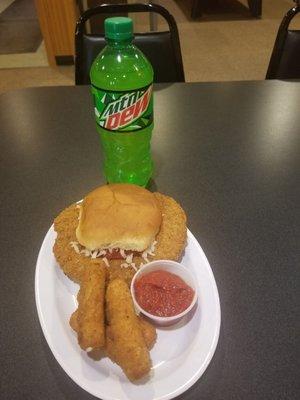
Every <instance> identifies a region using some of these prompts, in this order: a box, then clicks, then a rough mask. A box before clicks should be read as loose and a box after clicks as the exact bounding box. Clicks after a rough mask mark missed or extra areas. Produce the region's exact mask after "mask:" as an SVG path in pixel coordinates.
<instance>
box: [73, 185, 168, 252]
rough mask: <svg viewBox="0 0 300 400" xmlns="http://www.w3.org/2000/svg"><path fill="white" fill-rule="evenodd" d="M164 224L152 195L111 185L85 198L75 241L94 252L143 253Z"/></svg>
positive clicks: (126, 186)
mask: <svg viewBox="0 0 300 400" xmlns="http://www.w3.org/2000/svg"><path fill="white" fill-rule="evenodd" d="M161 221H162V215H161V210H160V207H159V204H158V201H157V199H156V197H155V196H154V194H153V193H151V192H149V191H148V190H146V189H144V188H142V187H140V186H136V185H132V184H123V183H118V184H110V185H105V186H101V187H99V188H97V189H95V190H94V191H92V192H91V193H89V194H88V195H87V196H86V197H85V198H84V200H83V202H82V203H81V205H80V212H79V224H78V227H77V229H76V237H77V240H78V242H79V243H80V244H81V245H82V246H85V247H86V248H87V249H88V250H91V251H92V250H96V249H106V248H119V249H123V250H132V251H139V252H142V251H144V250H145V249H147V248H148V247H149V246H150V245H151V243H152V242H153V241H154V239H155V237H156V235H157V233H158V232H159V229H160V226H161Z"/></svg>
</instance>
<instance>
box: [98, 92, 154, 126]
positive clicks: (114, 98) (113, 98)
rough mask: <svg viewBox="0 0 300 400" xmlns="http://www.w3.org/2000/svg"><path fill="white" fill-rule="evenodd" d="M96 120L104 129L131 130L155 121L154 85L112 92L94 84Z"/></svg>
mask: <svg viewBox="0 0 300 400" xmlns="http://www.w3.org/2000/svg"><path fill="white" fill-rule="evenodd" d="M92 94H93V98H94V106H95V117H96V122H97V124H98V125H99V126H101V127H102V128H103V129H106V130H109V131H118V132H130V131H136V130H139V129H144V128H146V127H147V126H149V125H150V124H151V123H152V121H153V99H152V85H149V86H147V87H145V88H141V89H138V90H133V91H130V92H111V91H105V90H102V89H99V88H97V87H95V86H92Z"/></svg>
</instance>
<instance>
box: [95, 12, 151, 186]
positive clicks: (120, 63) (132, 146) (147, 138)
mask: <svg viewBox="0 0 300 400" xmlns="http://www.w3.org/2000/svg"><path fill="white" fill-rule="evenodd" d="M124 20H126V21H125V22H126V23H127V24H128V20H129V21H130V23H131V27H132V21H131V20H130V19H129V18H121V17H118V18H109V19H107V20H106V21H105V28H106V40H107V46H106V47H105V48H104V49H103V51H102V52H101V53H100V54H99V55H98V57H97V58H96V59H95V61H94V62H93V65H92V68H91V71H90V78H91V84H92V85H91V91H92V95H93V100H94V106H95V118H96V123H97V130H98V133H99V135H100V139H101V144H102V149H103V153H104V174H105V177H106V180H107V181H108V182H109V183H113V182H127V183H135V184H137V185H140V186H146V185H147V183H148V181H149V179H150V177H151V175H152V171H153V162H152V158H151V150H150V142H151V135H152V130H153V95H152V83H153V69H152V66H151V64H150V63H149V61H148V60H147V59H146V57H145V56H144V55H143V53H142V52H141V51H140V50H139V49H138V48H137V47H136V46H134V45H133V44H132V30H131V34H130V37H128V36H129V35H127V36H126V34H123V35H122V33H124V32H121V35H119V36H120V37H118V35H117V34H116V32H117V33H118V29H119V30H120V26H119V27H118V21H121V23H120V24H119V25H122V21H124ZM107 21H108V22H109V23H111V24H112V25H111V27H110V28H111V29H112V28H113V29H114V30H115V31H113V33H112V34H111V35H110V36H114V38H113V39H112V38H108V37H107V36H109V35H108V34H107ZM114 22H116V23H117V25H116V24H114ZM130 23H129V24H130ZM121 28H122V27H121ZM125 28H126V27H125ZM125 28H123V30H124V31H126V29H125ZM131 29H132V28H131ZM127 30H128V27H127ZM121 31H122V29H121Z"/></svg>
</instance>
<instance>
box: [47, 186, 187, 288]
mask: <svg viewBox="0 0 300 400" xmlns="http://www.w3.org/2000/svg"><path fill="white" fill-rule="evenodd" d="M154 194H155V197H156V198H157V200H158V202H159V205H160V208H161V212H162V224H161V228H160V231H159V233H158V235H157V238H156V240H157V245H156V248H155V255H154V256H149V257H148V259H149V261H152V260H159V259H168V260H174V261H178V260H179V258H180V257H181V254H182V251H183V249H184V247H185V244H186V235H187V229H186V216H185V213H184V211H183V209H182V208H181V207H180V205H179V204H178V203H177V202H176V201H175V200H174V199H173V198H171V197H168V196H165V195H162V194H160V193H154ZM78 216H79V210H78V208H77V206H76V204H73V205H71V206H70V207H68V208H66V209H65V210H64V211H62V212H61V213H60V214H59V215H58V216H57V217H56V218H55V220H54V229H55V231H56V232H57V238H56V241H55V244H54V247H53V252H54V255H55V258H56V260H57V262H58V264H59V265H60V267H61V268H62V270H63V271H64V273H65V274H66V275H67V276H68V277H69V278H70V279H72V280H73V281H75V282H77V283H80V281H81V275H82V273H83V271H84V270H85V269H86V268H87V267H88V266H90V265H94V264H96V265H104V262H103V261H102V259H101V258H95V259H92V258H90V257H85V256H84V255H83V254H81V253H80V254H78V253H76V251H75V250H74V248H72V247H71V242H76V241H77V238H76V234H75V231H76V227H77V225H78ZM122 263H124V260H111V261H110V262H109V264H110V267H109V268H108V272H109V279H110V280H113V279H116V278H121V279H123V280H125V281H126V282H127V283H128V285H130V282H131V280H132V278H133V276H134V274H135V270H134V268H132V267H131V266H129V267H128V268H120V265H121V264H122ZM133 263H134V264H135V266H136V268H137V269H138V268H139V267H140V265H141V264H144V263H145V260H144V259H143V258H142V257H137V256H136V257H133Z"/></svg>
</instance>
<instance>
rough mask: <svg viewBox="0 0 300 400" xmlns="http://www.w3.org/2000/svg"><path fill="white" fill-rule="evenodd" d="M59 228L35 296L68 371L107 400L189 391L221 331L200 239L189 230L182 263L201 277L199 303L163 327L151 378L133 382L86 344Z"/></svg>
mask: <svg viewBox="0 0 300 400" xmlns="http://www.w3.org/2000/svg"><path fill="white" fill-rule="evenodd" d="M55 237H56V233H55V232H54V229H53V226H52V227H51V228H50V229H49V231H48V233H47V235H46V237H45V239H44V241H43V244H42V247H41V249H40V252H39V256H38V260H37V265H36V275H35V297H36V305H37V310H38V315H39V319H40V323H41V326H42V329H43V332H44V335H45V338H46V340H47V342H48V345H49V347H50V349H51V351H52V353H53V354H54V357H55V358H56V360H57V361H58V363H59V364H60V365H61V367H62V368H63V369H64V370H65V372H66V373H67V374H68V375H69V376H70V377H71V378H72V379H73V380H74V381H75V382H76V383H77V384H78V385H79V386H81V387H82V388H83V389H85V390H86V391H87V392H89V393H91V394H93V395H94V396H96V397H99V398H101V399H103V400H129V399H130V400H141V399H143V400H163V399H164V400H167V399H172V398H173V397H175V396H178V395H179V394H181V393H183V392H184V391H186V390H187V389H188V388H189V387H191V386H192V385H193V384H194V383H195V382H196V381H197V380H198V379H199V378H200V376H201V375H202V374H203V373H204V371H205V369H206V368H207V366H208V364H209V363H210V361H211V359H212V356H213V354H214V352H215V349H216V346H217V342H218V338H219V330H220V321H221V313H220V303H219V295H218V289H217V286H216V282H215V279H214V276H213V273H212V270H211V268H210V265H209V263H208V261H207V258H206V257H205V254H204V252H203V250H202V249H201V247H200V245H199V243H198V242H197V240H196V239H195V237H194V236H193V235H192V233H191V232H190V231H188V243H187V247H186V250H185V254H184V257H183V259H182V263H183V264H184V265H186V266H187V267H189V268H190V269H191V271H192V272H193V273H194V275H195V277H196V280H197V282H198V285H199V288H198V290H199V291H198V304H197V307H196V308H195V310H194V313H193V315H190V316H187V317H185V318H184V319H183V320H181V321H180V322H179V323H178V324H176V325H173V326H172V327H168V328H160V329H157V342H156V344H155V346H154V348H153V349H152V350H151V352H150V355H151V359H152V364H153V368H152V371H151V374H150V376H149V377H148V378H145V379H144V380H142V381H141V382H139V383H138V384H133V383H131V382H130V381H128V379H127V378H126V376H125V375H124V373H123V372H122V370H121V368H120V367H119V366H117V365H116V364H113V363H112V362H111V361H110V360H109V359H108V358H103V359H102V360H100V361H93V360H92V359H91V358H89V357H88V356H87V354H86V353H85V352H84V351H82V350H81V349H80V347H79V346H78V344H77V338H76V334H75V333H74V332H73V331H72V329H71V328H70V326H69V318H70V315H71V314H72V312H73V311H74V310H75V309H76V305H77V301H76V295H77V292H78V289H79V286H78V285H76V284H75V283H73V282H72V281H70V280H69V279H68V278H67V277H66V276H65V275H64V274H63V273H62V271H61V270H60V268H59V267H58V265H57V263H56V261H55V258H54V255H53V252H52V247H53V244H54V240H55Z"/></svg>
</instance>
